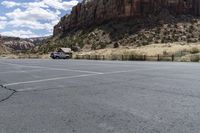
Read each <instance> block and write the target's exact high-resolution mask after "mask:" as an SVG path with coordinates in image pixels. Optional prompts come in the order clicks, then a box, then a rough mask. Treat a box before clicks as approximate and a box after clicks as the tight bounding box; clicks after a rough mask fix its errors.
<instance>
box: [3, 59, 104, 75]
mask: <svg viewBox="0 0 200 133" xmlns="http://www.w3.org/2000/svg"><path fill="white" fill-rule="evenodd" d="M0 64H7V65H14V66H18V67H29V68H45V69H46V70H60V71H71V72H81V73H91V74H103V73H101V72H94V71H84V70H77V69H65V68H51V67H43V66H27V65H20V64H14V63H4V62H3V63H2V62H0Z"/></svg>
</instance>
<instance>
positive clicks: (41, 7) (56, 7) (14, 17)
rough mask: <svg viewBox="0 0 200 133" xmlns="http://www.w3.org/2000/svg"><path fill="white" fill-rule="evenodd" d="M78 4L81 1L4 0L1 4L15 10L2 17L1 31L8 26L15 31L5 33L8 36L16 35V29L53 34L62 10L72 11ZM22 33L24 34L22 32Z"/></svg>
mask: <svg viewBox="0 0 200 133" xmlns="http://www.w3.org/2000/svg"><path fill="white" fill-rule="evenodd" d="M78 2H80V0H70V1H66V0H65V1H64V0H34V1H32V2H15V1H14V0H13V1H9V0H4V1H3V2H1V4H2V5H4V6H5V7H7V8H13V9H12V11H10V12H7V13H6V14H5V16H2V17H1V16H0V29H5V27H6V26H9V27H10V28H11V29H13V31H9V32H4V33H5V34H7V35H14V34H13V33H16V31H15V30H14V29H16V28H27V30H28V29H29V30H28V31H29V32H30V31H34V30H46V31H47V32H48V33H52V31H53V27H54V26H55V25H56V24H57V23H58V22H59V20H60V17H61V16H60V15H61V10H62V11H68V10H71V8H72V7H73V6H75V5H76V4H77V3H78ZM20 32H21V33H22V31H20ZM16 35H19V34H16ZM20 35H21V34H20ZM21 36H22V35H21ZM23 36H24V35H23Z"/></svg>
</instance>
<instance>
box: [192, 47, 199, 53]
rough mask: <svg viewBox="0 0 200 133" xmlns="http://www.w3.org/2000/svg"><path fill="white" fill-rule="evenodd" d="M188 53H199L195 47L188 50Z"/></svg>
mask: <svg viewBox="0 0 200 133" xmlns="http://www.w3.org/2000/svg"><path fill="white" fill-rule="evenodd" d="M190 53H191V54H197V53H199V49H198V48H196V47H193V48H192V49H191V50H190Z"/></svg>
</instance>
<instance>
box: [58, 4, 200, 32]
mask: <svg viewBox="0 0 200 133" xmlns="http://www.w3.org/2000/svg"><path fill="white" fill-rule="evenodd" d="M162 9H168V10H169V11H170V12H171V13H174V14H193V15H200V1H199V0H84V1H83V2H82V3H79V4H78V5H77V6H75V7H73V9H72V11H71V14H70V15H66V16H64V17H63V18H61V21H60V22H59V23H58V24H57V25H56V26H55V27H54V36H55V35H58V34H62V33H65V32H69V31H70V30H74V29H78V28H82V27H87V26H91V25H96V24H101V23H102V22H105V21H109V20H113V19H122V18H138V17H145V16H147V15H148V14H156V13H158V12H160V11H161V10H162Z"/></svg>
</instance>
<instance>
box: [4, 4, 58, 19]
mask: <svg viewBox="0 0 200 133" xmlns="http://www.w3.org/2000/svg"><path fill="white" fill-rule="evenodd" d="M6 16H7V17H9V18H10V19H19V20H27V19H28V20H55V19H57V18H58V17H59V16H58V13H57V12H53V11H51V10H48V9H46V10H45V9H43V8H39V7H35V8H27V9H26V10H21V9H19V8H18V9H15V10H14V11H13V12H10V13H7V14H6Z"/></svg>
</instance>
